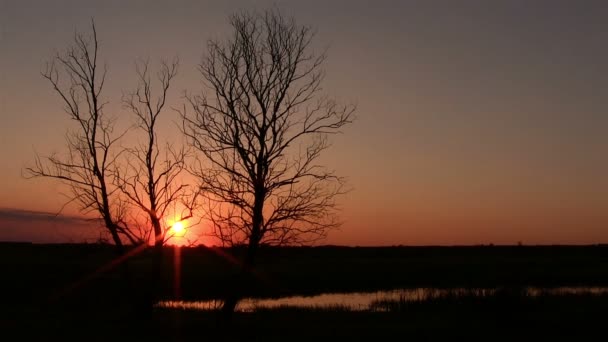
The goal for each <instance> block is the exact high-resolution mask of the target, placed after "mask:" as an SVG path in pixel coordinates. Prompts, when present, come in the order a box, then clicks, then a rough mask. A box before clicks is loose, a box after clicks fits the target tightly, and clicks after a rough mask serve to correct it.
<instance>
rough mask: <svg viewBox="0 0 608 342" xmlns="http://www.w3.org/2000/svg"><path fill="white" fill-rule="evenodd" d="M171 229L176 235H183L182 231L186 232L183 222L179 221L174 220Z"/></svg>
mask: <svg viewBox="0 0 608 342" xmlns="http://www.w3.org/2000/svg"><path fill="white" fill-rule="evenodd" d="M171 230H172V231H173V233H174V234H175V235H177V236H182V235H184V233H186V228H185V227H184V224H183V223H181V222H175V223H174V224H173V226H172V227H171Z"/></svg>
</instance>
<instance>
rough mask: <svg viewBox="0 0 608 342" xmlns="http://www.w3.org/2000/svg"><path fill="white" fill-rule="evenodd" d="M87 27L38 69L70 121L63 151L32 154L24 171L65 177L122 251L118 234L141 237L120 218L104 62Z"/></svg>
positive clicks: (115, 138)
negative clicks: (104, 94) (101, 63)
mask: <svg viewBox="0 0 608 342" xmlns="http://www.w3.org/2000/svg"><path fill="white" fill-rule="evenodd" d="M91 28H92V33H91V35H89V36H87V35H84V34H82V33H76V34H75V36H74V42H73V44H72V45H71V46H70V47H68V49H67V50H66V51H65V53H63V54H57V55H56V56H55V57H54V58H53V59H52V61H50V62H49V63H47V68H46V70H45V71H44V72H43V73H42V75H43V76H44V78H46V79H47V80H48V81H49V82H50V83H51V85H52V86H53V89H54V90H55V92H56V93H57V94H58V95H59V97H60V98H61V100H62V101H63V103H64V109H65V112H66V113H67V114H68V116H69V118H70V119H71V120H72V121H73V122H74V123H75V124H76V125H75V129H72V130H70V131H68V133H67V135H66V142H67V154H66V155H65V156H61V155H58V154H53V155H51V156H48V157H40V156H36V159H35V165H34V166H33V167H29V168H27V169H26V173H27V175H28V176H30V177H48V178H54V179H58V180H61V181H63V182H64V183H66V184H67V185H68V186H69V187H70V188H71V191H72V194H73V198H72V199H71V200H70V202H72V201H73V202H76V203H78V204H79V206H80V209H81V210H82V211H83V212H85V213H89V212H95V213H96V214H97V215H98V217H99V218H101V219H102V220H103V223H104V226H105V228H106V229H107V231H108V232H109V234H110V235H111V236H112V240H113V241H114V243H115V245H116V246H117V249H118V250H119V251H121V252H122V251H123V241H122V239H121V237H126V238H127V240H128V241H129V242H130V243H133V244H136V243H140V242H141V241H140V240H139V239H138V238H137V237H136V236H135V235H134V234H133V233H132V232H131V231H130V229H129V228H128V226H127V225H126V224H125V222H124V220H123V218H124V214H125V212H124V210H125V207H124V205H123V204H124V202H122V201H121V200H120V198H119V197H118V196H114V195H115V192H116V191H117V188H116V187H114V186H113V185H112V177H113V176H112V170H113V169H114V168H115V163H116V158H117V157H118V155H119V153H118V152H117V150H116V149H115V147H116V145H117V144H116V143H117V141H118V139H119V138H120V137H121V134H117V133H116V132H115V131H114V130H115V122H114V120H113V119H112V118H111V117H109V116H108V115H106V113H105V111H104V105H105V102H104V101H103V99H102V91H103V88H104V82H105V78H106V68H105V67H100V66H99V63H98V52H99V46H98V40H97V32H96V30H95V24H94V23H93V22H92V23H91ZM115 151H116V153H115Z"/></svg>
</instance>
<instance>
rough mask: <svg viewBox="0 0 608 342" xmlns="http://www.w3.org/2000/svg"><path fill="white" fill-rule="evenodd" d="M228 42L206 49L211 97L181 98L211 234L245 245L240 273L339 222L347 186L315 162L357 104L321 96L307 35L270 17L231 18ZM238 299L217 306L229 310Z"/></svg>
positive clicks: (318, 60)
mask: <svg viewBox="0 0 608 342" xmlns="http://www.w3.org/2000/svg"><path fill="white" fill-rule="evenodd" d="M230 24H231V25H232V28H233V30H234V31H233V33H232V35H231V37H230V38H229V39H227V40H224V41H218V40H211V41H209V42H208V55H207V56H206V57H205V58H204V59H203V62H202V63H201V64H200V73H201V75H202V78H203V80H204V82H205V84H206V86H207V88H208V90H209V93H208V94H209V95H206V94H204V93H203V94H202V95H198V96H188V97H187V98H188V100H189V106H188V107H189V108H190V110H186V109H184V110H183V112H182V117H183V130H184V133H185V134H186V135H187V137H189V139H190V142H191V144H192V145H193V147H194V148H195V149H196V150H197V151H199V152H200V153H201V154H202V155H203V156H204V157H205V158H204V160H203V161H201V163H199V166H198V167H197V168H196V170H195V174H196V175H197V176H198V177H199V178H200V180H201V187H202V189H203V192H204V194H206V195H205V196H207V198H208V200H209V203H210V207H209V210H208V215H209V219H210V220H211V222H212V223H213V227H214V231H213V234H214V235H215V236H216V237H217V238H219V239H220V240H221V241H222V242H223V243H224V244H226V245H237V244H246V245H247V253H246V255H245V257H244V260H243V267H244V270H246V271H248V270H250V269H251V268H252V267H253V266H254V264H255V257H256V254H257V250H258V248H259V246H260V245H262V244H271V245H285V244H306V243H310V242H312V241H315V240H317V239H319V238H322V237H324V236H325V234H326V233H327V231H328V230H329V229H331V228H334V227H336V226H338V225H339V223H340V222H339V221H338V220H337V216H336V215H335V214H336V209H337V207H336V201H335V200H336V197H337V196H338V195H340V194H343V193H344V191H345V188H344V185H345V182H344V179H343V178H341V177H339V176H337V175H335V174H334V172H332V171H331V170H328V169H327V168H325V167H323V166H322V165H320V164H319V157H320V156H321V153H322V152H323V151H324V150H326V149H327V148H328V147H329V146H330V144H329V142H328V136H329V135H331V134H335V133H338V132H340V129H341V128H342V127H343V126H345V125H346V124H348V123H350V122H351V121H352V118H353V112H354V106H351V105H346V106H344V105H338V104H337V103H336V102H335V101H334V100H332V99H330V98H329V97H327V96H323V95H322V94H321V83H322V81H323V78H324V72H323V70H322V68H321V65H322V63H323V61H324V60H325V54H324V53H321V54H315V53H314V51H313V47H312V46H311V42H312V39H313V37H314V33H313V31H312V30H311V29H310V28H309V27H306V26H300V25H298V24H296V22H295V20H294V19H293V18H285V17H284V16H283V15H281V13H279V12H278V11H277V10H270V11H266V12H264V13H240V14H236V15H233V16H232V17H231V18H230ZM237 300H238V295H237V296H233V297H232V298H229V299H228V300H227V301H226V302H225V305H224V309H225V310H226V311H232V310H233V309H234V306H235V305H236V301H237Z"/></svg>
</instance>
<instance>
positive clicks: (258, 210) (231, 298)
mask: <svg viewBox="0 0 608 342" xmlns="http://www.w3.org/2000/svg"><path fill="white" fill-rule="evenodd" d="M264 196H265V195H264V192H263V189H262V190H260V191H256V196H255V202H254V206H253V220H252V221H253V222H252V229H251V235H250V236H249V244H248V245H247V253H246V254H245V257H244V259H243V263H242V265H241V270H240V272H239V273H238V274H237V276H236V277H235V278H236V279H234V280H233V282H232V287H233V289H232V291H230V293H228V294H227V296H226V298H225V299H224V304H223V306H222V313H223V317H224V319H225V320H226V321H230V320H231V319H232V315H233V313H234V309H235V308H236V305H237V304H238V302H239V300H241V298H242V297H243V295H244V294H245V287H246V286H247V285H248V284H251V276H252V272H253V268H254V265H255V259H256V256H257V251H258V248H259V246H260V241H261V240H262V223H263V221H264V216H263V208H264Z"/></svg>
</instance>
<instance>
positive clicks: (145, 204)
mask: <svg viewBox="0 0 608 342" xmlns="http://www.w3.org/2000/svg"><path fill="white" fill-rule="evenodd" d="M148 65H149V63H148V61H139V62H136V65H135V67H136V72H137V77H138V80H139V84H138V86H137V88H136V89H135V90H134V91H132V92H130V93H128V94H127V95H125V96H123V103H124V106H125V107H126V108H127V109H129V110H130V111H131V112H132V113H133V114H134V115H135V117H136V119H137V128H139V130H140V131H142V132H143V133H144V135H145V142H143V143H141V144H139V145H137V146H135V147H133V148H129V149H127V150H126V152H127V153H126V155H127V156H128V160H127V162H126V168H125V169H124V170H121V169H120V168H117V169H116V178H115V180H116V184H117V186H118V187H119V188H120V189H121V191H122V193H123V194H124V195H125V196H126V197H127V198H128V199H129V202H130V203H132V204H133V205H135V206H136V207H138V208H139V209H141V210H142V211H143V212H144V213H145V216H146V224H145V225H144V227H151V228H152V230H151V231H152V232H153V234H154V244H155V246H156V247H159V248H160V247H161V246H162V245H163V244H164V243H165V241H166V239H167V238H169V237H170V235H167V233H168V231H169V229H170V228H171V227H170V226H169V225H167V222H166V217H167V215H169V214H174V215H176V213H175V211H177V210H179V211H180V214H179V219H180V220H183V219H187V218H190V217H191V216H192V211H193V209H194V201H195V196H193V195H191V194H188V193H187V191H188V190H189V187H188V185H187V184H186V183H184V182H182V179H181V176H182V172H183V171H184V170H185V158H186V151H185V149H184V148H183V147H181V148H174V147H173V146H171V145H170V144H166V145H165V147H164V148H161V147H160V146H159V141H158V136H157V127H158V126H157V125H158V119H159V117H160V115H161V113H162V112H163V109H164V107H165V104H166V103H167V94H168V91H169V88H170V86H171V81H172V80H173V78H174V77H175V76H176V75H177V69H178V60H177V59H174V60H173V61H172V62H170V63H169V62H167V61H162V62H161V68H160V71H159V72H158V73H157V75H156V76H157V80H158V84H159V89H160V90H159V92H158V94H157V95H153V92H152V79H151V77H150V72H149V68H148ZM178 205H179V206H181V207H179V208H178ZM144 231H145V228H144ZM146 235H147V234H146ZM148 236H149V235H148Z"/></svg>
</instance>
